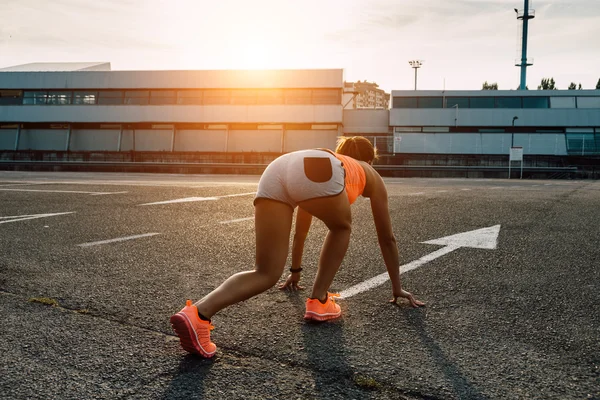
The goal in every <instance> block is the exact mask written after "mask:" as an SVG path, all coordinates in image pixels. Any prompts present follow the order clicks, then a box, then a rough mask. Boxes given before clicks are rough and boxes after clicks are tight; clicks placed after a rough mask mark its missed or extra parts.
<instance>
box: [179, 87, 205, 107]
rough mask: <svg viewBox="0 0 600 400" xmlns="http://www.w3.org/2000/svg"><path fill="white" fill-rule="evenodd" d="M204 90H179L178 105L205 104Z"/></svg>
mask: <svg viewBox="0 0 600 400" xmlns="http://www.w3.org/2000/svg"><path fill="white" fill-rule="evenodd" d="M203 97H204V91H203V90H179V91H178V92H177V104H203V100H202V99H203Z"/></svg>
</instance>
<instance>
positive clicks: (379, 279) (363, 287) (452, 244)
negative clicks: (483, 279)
mask: <svg viewBox="0 0 600 400" xmlns="http://www.w3.org/2000/svg"><path fill="white" fill-rule="evenodd" d="M499 232H500V225H494V226H490V227H488V228H482V229H476V230H474V231H469V232H463V233H458V234H456V235H451V236H446V237H443V238H439V239H434V240H429V241H427V242H422V243H425V244H437V245H440V246H445V247H442V248H441V249H439V250H436V251H434V252H433V253H429V254H427V255H425V256H423V257H421V258H419V259H418V260H415V261H411V262H409V263H408V264H404V265H401V266H400V273H401V274H402V273H404V272H407V271H410V270H413V269H415V268H419V267H420V266H422V265H423V264H426V263H428V262H429V261H433V260H435V259H436V258H438V257H441V256H443V255H445V254H448V253H451V252H453V251H454V250H456V249H460V248H461V247H472V248H475V249H490V250H493V249H495V248H496V245H497V243H498V233H499ZM388 279H389V275H388V273H387V272H384V273H383V274H380V275H377V276H376V277H373V278H371V279H369V280H366V281H364V282H361V283H359V284H358V285H354V286H352V287H350V288H348V289H346V290H342V291H341V292H340V298H342V299H347V298H348V297H351V296H354V295H355V294H358V293H362V292H364V291H367V290H369V289H373V288H375V287H377V286H380V285H382V284H384V283H385V282H386V281H387V280H388Z"/></svg>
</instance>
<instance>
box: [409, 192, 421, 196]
mask: <svg viewBox="0 0 600 400" xmlns="http://www.w3.org/2000/svg"><path fill="white" fill-rule="evenodd" d="M422 194H425V192H416V193H408V194H407V196H420V195H422Z"/></svg>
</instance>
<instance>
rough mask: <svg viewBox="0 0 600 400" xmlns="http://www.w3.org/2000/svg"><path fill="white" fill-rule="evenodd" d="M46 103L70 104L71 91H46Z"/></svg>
mask: <svg viewBox="0 0 600 400" xmlns="http://www.w3.org/2000/svg"><path fill="white" fill-rule="evenodd" d="M46 104H53V105H65V104H71V92H62V91H61V92H48V97H47V99H46Z"/></svg>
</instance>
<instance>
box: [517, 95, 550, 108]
mask: <svg viewBox="0 0 600 400" xmlns="http://www.w3.org/2000/svg"><path fill="white" fill-rule="evenodd" d="M523 108H548V97H523Z"/></svg>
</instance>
